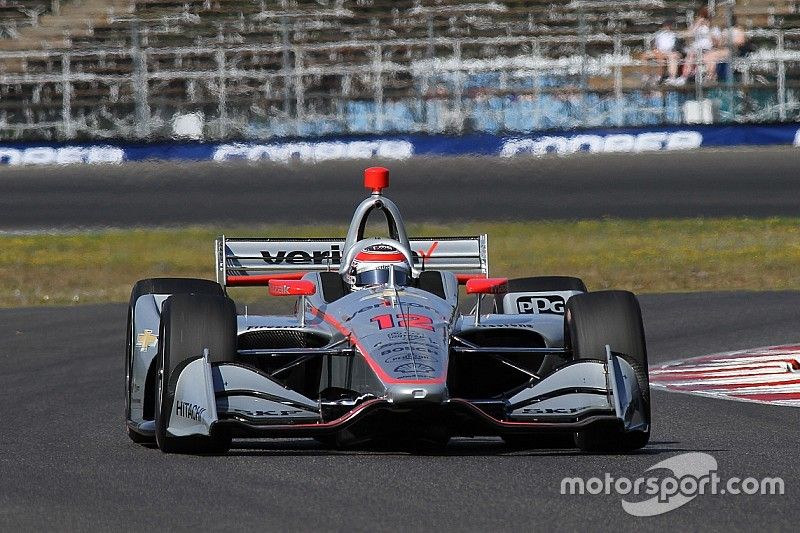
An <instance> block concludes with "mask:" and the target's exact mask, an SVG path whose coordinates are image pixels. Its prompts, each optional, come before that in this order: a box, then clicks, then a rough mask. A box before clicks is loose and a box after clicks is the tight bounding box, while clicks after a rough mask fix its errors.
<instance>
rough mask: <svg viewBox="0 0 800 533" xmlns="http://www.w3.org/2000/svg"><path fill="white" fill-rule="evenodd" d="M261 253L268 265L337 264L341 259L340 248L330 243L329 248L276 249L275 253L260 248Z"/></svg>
mask: <svg viewBox="0 0 800 533" xmlns="http://www.w3.org/2000/svg"><path fill="white" fill-rule="evenodd" d="M261 255H262V256H264V262H265V263H267V264H268V265H283V264H286V265H325V264H328V263H329V262H330V264H332V265H338V264H339V263H340V262H341V261H342V249H341V247H340V246H339V245H338V244H333V245H331V249H330V250H313V251H311V252H306V251H304V250H278V251H277V252H276V253H275V255H272V254H271V253H270V252H269V251H267V250H262V252H261Z"/></svg>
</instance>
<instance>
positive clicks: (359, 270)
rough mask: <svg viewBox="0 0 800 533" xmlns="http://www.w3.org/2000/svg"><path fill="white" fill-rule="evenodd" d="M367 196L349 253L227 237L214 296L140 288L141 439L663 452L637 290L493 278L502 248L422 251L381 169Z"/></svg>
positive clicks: (219, 244)
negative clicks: (371, 232) (253, 292)
mask: <svg viewBox="0 0 800 533" xmlns="http://www.w3.org/2000/svg"><path fill="white" fill-rule="evenodd" d="M365 184H366V186H367V188H368V189H370V190H371V194H370V196H369V197H368V198H367V199H365V200H364V201H363V202H361V204H360V205H359V206H358V207H357V208H356V211H355V214H354V216H353V219H352V222H351V224H350V229H349V230H348V232H347V236H346V238H344V239H302V240H301V239H234V238H227V237H224V236H223V237H220V238H218V239H217V241H216V270H217V280H216V282H213V281H209V280H202V279H175V278H157V279H145V280H141V281H139V282H138V283H136V285H135V286H134V287H133V291H132V294H131V299H130V307H129V311H128V334H127V338H128V341H127V350H126V354H125V371H126V379H125V385H126V387H125V398H126V402H125V418H126V428H127V432H128V435H129V436H130V438H131V439H132V440H134V441H135V442H141V443H153V442H155V443H156V444H157V445H158V447H159V448H160V449H161V450H163V451H164V452H180V453H199V454H204V453H224V452H225V451H227V450H228V449H230V447H231V444H232V439H233V438H242V437H244V438H262V437H263V438H276V437H291V438H298V437H313V438H316V439H318V440H320V441H322V442H324V443H327V444H330V445H339V446H342V445H348V444H358V443H365V442H383V443H395V444H400V443H403V444H412V445H414V446H416V445H419V444H428V445H442V444H444V443H446V442H447V441H448V440H449V439H450V438H451V437H453V436H466V437H472V436H485V435H493V436H501V437H503V438H504V439H506V440H507V441H508V442H510V443H514V444H517V445H520V444H521V445H526V446H552V445H555V444H556V443H558V444H560V445H563V444H564V440H565V439H568V442H569V445H571V446H577V447H578V448H580V449H582V450H591V451H603V450H606V451H624V450H632V449H637V448H641V447H643V446H645V445H646V444H647V442H648V439H649V436H650V389H649V382H648V377H647V352H646V346H645V338H644V330H643V326H642V319H641V312H640V309H639V304H638V302H637V300H636V297H635V296H634V295H633V294H631V293H630V292H624V291H601V292H587V290H586V287H585V285H584V283H583V282H582V281H581V280H580V279H578V278H572V277H561V276H549V277H530V278H521V279H512V280H507V279H503V278H491V277H489V276H488V271H489V269H488V253H487V237H486V235H480V236H475V237H442V238H413V239H412V238H409V237H408V235H407V234H406V229H405V226H404V224H403V219H402V218H401V216H400V212H399V209H398V208H397V206H396V205H395V204H394V203H393V202H392V201H391V200H389V199H388V198H386V197H385V196H384V195H383V193H382V191H383V189H384V188H386V187H387V186H388V170H386V169H384V168H379V167H376V168H370V169H367V171H366V173H365ZM374 213H382V214H383V215H384V216H385V221H386V226H387V236H386V237H379V238H375V237H365V231H366V228H367V222H368V219H369V217H370V215H371V214H374ZM370 227H371V226H370ZM460 285H465V289H466V290H465V291H462V292H464V293H466V295H467V296H464V297H462V296H460V290H459V286H460ZM234 286H268V287H269V293H270V294H271V295H272V296H275V297H288V298H293V299H295V301H296V306H295V309H296V311H295V312H294V313H293V314H290V315H280V316H277V315H254V314H250V313H248V312H247V310H246V308H245V312H244V313H237V308H236V305H235V304H234V302H233V301H232V300H231V299H230V298H229V297H228V296H227V288H228V287H234ZM473 297H474V299H475V304H474V306H473V307H472V310H471V311H469V312H466V313H464V312H462V311H461V309H462V308H463V309H469V307H470V305H466V306H465V305H464V304H465V303H466V304H471V301H472V299H473ZM464 299H467V300H466V302H463V301H462V300H464Z"/></svg>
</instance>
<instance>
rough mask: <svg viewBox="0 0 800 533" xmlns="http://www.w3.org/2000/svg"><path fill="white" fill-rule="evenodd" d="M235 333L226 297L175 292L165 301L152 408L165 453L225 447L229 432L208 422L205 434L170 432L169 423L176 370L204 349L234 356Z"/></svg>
mask: <svg viewBox="0 0 800 533" xmlns="http://www.w3.org/2000/svg"><path fill="white" fill-rule="evenodd" d="M236 333H237V327H236V306H235V305H234V303H233V301H232V300H231V299H230V298H227V297H224V296H213V295H200V294H194V295H192V294H180V295H175V296H171V297H170V298H169V299H167V301H165V302H164V306H163V308H162V312H161V329H160V335H159V339H160V340H159V347H158V356H157V358H158V359H157V361H158V370H157V375H156V383H157V387H156V388H157V398H156V402H157V405H156V413H155V414H156V416H155V419H156V420H155V421H156V443H157V444H158V447H159V449H160V450H161V451H163V452H164V453H189V454H220V453H225V452H226V451H228V450H229V449H230V447H231V437H230V435H229V434H227V433H225V432H220V431H215V430H214V428H213V427H212V434H211V435H210V436H204V435H198V436H191V437H179V436H174V435H172V434H171V433H170V432H169V429H168V428H169V422H170V417H171V415H172V406H173V404H174V401H175V388H176V385H177V381H178V376H179V375H180V370H181V369H182V368H183V367H184V366H185V365H186V364H187V363H188V362H189V361H191V360H193V359H196V358H197V357H198V356H202V354H203V351H204V350H205V349H208V352H209V359H210V360H211V362H212V363H223V362H233V361H234V360H235V357H236ZM179 367H180V368H179ZM176 369H177V370H178V372H176Z"/></svg>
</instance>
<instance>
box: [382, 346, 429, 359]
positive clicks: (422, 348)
mask: <svg viewBox="0 0 800 533" xmlns="http://www.w3.org/2000/svg"><path fill="white" fill-rule="evenodd" d="M409 351H413V352H428V353H438V352H439V347H438V346H435V345H431V344H429V345H425V344H416V345H413V346H409V345H404V346H396V347H394V348H387V349H385V350H381V357H385V356H387V355H391V354H397V353H404V352H409Z"/></svg>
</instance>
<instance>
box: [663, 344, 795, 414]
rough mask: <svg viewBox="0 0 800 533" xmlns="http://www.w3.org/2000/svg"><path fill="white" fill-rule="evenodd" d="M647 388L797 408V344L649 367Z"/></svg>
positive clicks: (727, 353) (740, 351) (708, 356)
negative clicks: (648, 385)
mask: <svg viewBox="0 0 800 533" xmlns="http://www.w3.org/2000/svg"><path fill="white" fill-rule="evenodd" d="M650 386H651V387H653V388H658V389H664V390H668V391H673V392H683V393H688V394H699V395H701V396H712V397H715V398H723V399H727V400H739V401H746V402H758V403H767V404H773V405H789V406H793V407H800V345H792V346H768V347H766V348H755V349H752V350H739V351H736V352H725V353H720V354H714V355H704V356H702V357H695V358H692V359H684V360H682V361H673V362H670V363H664V364H662V365H656V366H651V367H650Z"/></svg>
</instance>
